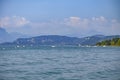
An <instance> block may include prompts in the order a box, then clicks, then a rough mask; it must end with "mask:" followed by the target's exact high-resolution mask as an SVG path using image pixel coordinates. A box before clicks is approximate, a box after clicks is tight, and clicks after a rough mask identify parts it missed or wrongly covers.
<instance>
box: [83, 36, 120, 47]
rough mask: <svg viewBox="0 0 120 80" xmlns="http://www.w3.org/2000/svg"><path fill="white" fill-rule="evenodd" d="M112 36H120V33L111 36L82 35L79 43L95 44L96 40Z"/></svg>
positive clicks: (111, 37)
mask: <svg viewBox="0 0 120 80" xmlns="http://www.w3.org/2000/svg"><path fill="white" fill-rule="evenodd" d="M113 38H120V35H111V36H104V35H94V36H88V37H84V38H82V39H84V40H83V42H82V43H81V45H95V44H96V43H97V42H100V41H103V40H108V39H113Z"/></svg>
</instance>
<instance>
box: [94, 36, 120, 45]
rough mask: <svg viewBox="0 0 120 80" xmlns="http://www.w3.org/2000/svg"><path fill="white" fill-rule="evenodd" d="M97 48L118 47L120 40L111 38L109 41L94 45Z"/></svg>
mask: <svg viewBox="0 0 120 80" xmlns="http://www.w3.org/2000/svg"><path fill="white" fill-rule="evenodd" d="M96 45H97V46H104V45H106V46H120V38H113V39H111V40H104V41H101V42H98V43H97V44H96Z"/></svg>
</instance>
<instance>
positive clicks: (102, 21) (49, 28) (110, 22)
mask: <svg viewBox="0 0 120 80" xmlns="http://www.w3.org/2000/svg"><path fill="white" fill-rule="evenodd" d="M0 26H3V27H5V28H6V29H8V30H7V31H9V32H14V31H17V32H22V33H25V34H31V35H32V34H37V35H50V34H56V35H68V34H69V35H72V36H81V35H84V36H85V35H94V34H105V35H114V34H120V31H119V30H120V22H119V21H118V20H117V19H108V18H105V17H103V16H99V17H91V18H81V17H77V16H71V17H67V18H63V19H53V20H47V21H39V22H31V21H29V20H27V19H26V18H25V17H20V16H13V17H4V18H1V19H0Z"/></svg>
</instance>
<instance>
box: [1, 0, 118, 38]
mask: <svg viewBox="0 0 120 80" xmlns="http://www.w3.org/2000/svg"><path fill="white" fill-rule="evenodd" d="M119 4H120V0H0V27H3V28H5V29H6V30H7V31H8V32H19V33H22V34H28V35H32V36H35V35H54V34H57V35H68V36H77V37H81V36H88V35H94V34H104V35H114V34H120V31H119V30H120V15H119V14H120V10H119V8H120V6H119Z"/></svg>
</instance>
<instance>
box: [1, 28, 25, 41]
mask: <svg viewBox="0 0 120 80" xmlns="http://www.w3.org/2000/svg"><path fill="white" fill-rule="evenodd" d="M21 37H27V36H26V35H23V34H20V33H8V32H7V31H6V30H5V29H4V28H1V27H0V43H3V42H13V41H14V40H16V39H17V38H21Z"/></svg>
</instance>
